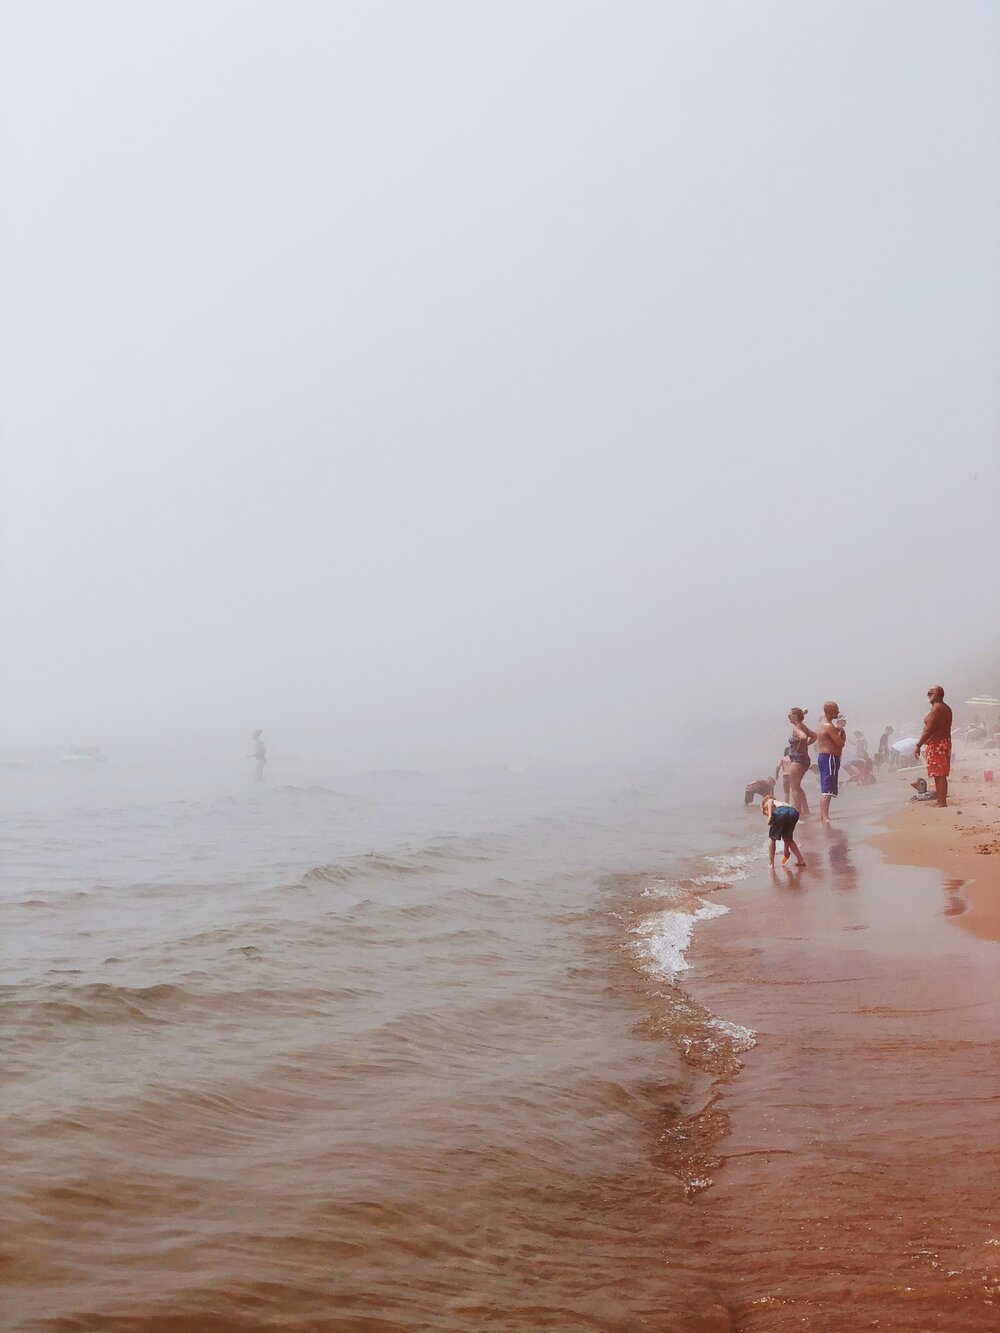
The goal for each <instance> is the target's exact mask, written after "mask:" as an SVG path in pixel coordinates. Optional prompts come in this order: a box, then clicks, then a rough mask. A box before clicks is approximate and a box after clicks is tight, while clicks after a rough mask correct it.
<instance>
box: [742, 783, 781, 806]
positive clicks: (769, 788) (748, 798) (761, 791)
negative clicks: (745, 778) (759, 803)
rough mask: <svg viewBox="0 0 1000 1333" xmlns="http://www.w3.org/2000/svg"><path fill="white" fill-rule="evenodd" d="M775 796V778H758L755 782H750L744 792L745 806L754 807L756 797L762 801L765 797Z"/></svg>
mask: <svg viewBox="0 0 1000 1333" xmlns="http://www.w3.org/2000/svg"><path fill="white" fill-rule="evenodd" d="M773 795H774V778H757V780H756V781H755V782H748V783H747V785H746V787H745V788H744V791H743V804H744V805H753V801H754V797H755V796H759V797H760V798H761V800H763V799H764V797H765V796H773Z"/></svg>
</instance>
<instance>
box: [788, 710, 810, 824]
mask: <svg viewBox="0 0 1000 1333" xmlns="http://www.w3.org/2000/svg"><path fill="white" fill-rule="evenodd" d="M788 720H789V722H790V723H791V724H792V734H791V735H790V736H789V738H788V759H789V764H788V799H789V800H790V801H791V803H792V805H794V806H795V809H796V810H797V811H798V812H799V814H800V815H801V816H802V817H803V819H808V818H809V801H808V800H807V799H806V794H805V792H804V791H803V790H802V779H803V778H804V777H805V775H806V774H807V773H808V772H809V765H810V764H811V763H812V760H811V759H810V757H809V747H810V745H812V743H813V741H814V740H815V739H816V733H815V731H810V729H809V728H808V727H807V726H806V710H805V709H804V708H792V709H791V710H790V711H789V714H788Z"/></svg>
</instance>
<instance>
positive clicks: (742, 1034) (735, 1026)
mask: <svg viewBox="0 0 1000 1333" xmlns="http://www.w3.org/2000/svg"><path fill="white" fill-rule="evenodd" d="M708 1026H709V1027H710V1028H715V1030H716V1032H722V1033H723V1034H724V1035H725V1036H727V1037H728V1038H729V1040H730V1041H731V1042H732V1043H733V1046H734V1047H735V1049H736V1050H737V1051H752V1050H753V1048H754V1047H755V1046H756V1045H757V1034H756V1032H754V1030H753V1028H745V1027H744V1026H743V1024H742V1023H733V1022H730V1020H729V1019H728V1018H717V1017H713V1018H710V1019H709V1020H708Z"/></svg>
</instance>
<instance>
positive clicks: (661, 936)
mask: <svg viewBox="0 0 1000 1333" xmlns="http://www.w3.org/2000/svg"><path fill="white" fill-rule="evenodd" d="M728 911H729V908H728V907H726V906H725V905H724V904H723V903H712V902H709V901H708V900H707V899H705V898H692V899H689V900H688V907H686V908H671V909H670V910H669V911H666V912H658V913H657V914H656V915H655V916H649V917H647V918H646V919H645V921H643V922H642V923H641V925H638V926H636V927H635V929H634V932H633V933H634V934H635V936H636V937H637V939H638V941H639V952H640V953H641V954H644V955H645V956H646V958H647V959H648V960H649V961H650V962H651V963H652V964H653V965H654V966H655V967H656V968H657V969H658V970H659V971H661V972H663V973H664V974H665V975H666V976H667V977H668V978H669V979H670V980H671V981H672V980H674V978H675V977H676V976H677V975H678V973H680V972H686V971H687V969H688V967H689V966H690V964H689V963H688V960H687V957H686V955H687V949H688V946H689V945H690V943H691V936H692V935H693V934H694V925H695V922H696V921H710V920H711V919H712V918H713V917H717V916H723V915H725V913H726V912H728Z"/></svg>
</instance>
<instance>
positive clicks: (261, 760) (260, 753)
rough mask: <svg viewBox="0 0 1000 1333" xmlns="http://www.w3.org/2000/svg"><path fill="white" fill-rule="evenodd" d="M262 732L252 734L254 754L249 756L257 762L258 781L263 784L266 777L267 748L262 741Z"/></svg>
mask: <svg viewBox="0 0 1000 1333" xmlns="http://www.w3.org/2000/svg"><path fill="white" fill-rule="evenodd" d="M263 734H264V733H263V732H262V731H255V732H252V733H251V736H250V739H251V740H252V741H253V754H251V755H250V756H249V758H251V759H255V760H256V761H257V781H258V782H261V781H262V780H263V777H264V765H265V764H266V763H267V746H266V745H265V744H264V742H263V741H262V740H261V737H262V736H263Z"/></svg>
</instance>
